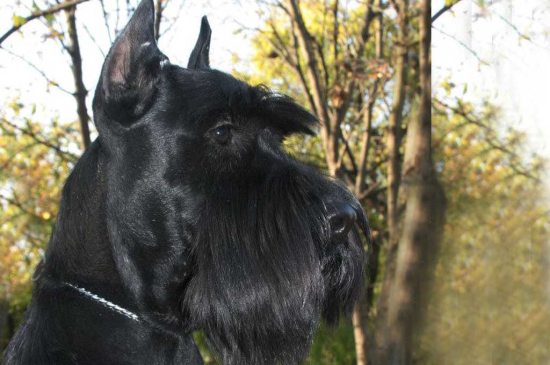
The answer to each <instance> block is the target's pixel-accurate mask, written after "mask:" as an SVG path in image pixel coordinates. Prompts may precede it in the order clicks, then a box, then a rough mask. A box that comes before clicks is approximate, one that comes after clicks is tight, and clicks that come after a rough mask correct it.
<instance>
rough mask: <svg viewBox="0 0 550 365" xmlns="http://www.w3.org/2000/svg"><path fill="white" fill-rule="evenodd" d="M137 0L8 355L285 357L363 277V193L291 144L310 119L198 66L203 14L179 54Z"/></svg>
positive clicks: (12, 359) (148, 2)
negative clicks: (185, 56) (295, 152)
mask: <svg viewBox="0 0 550 365" xmlns="http://www.w3.org/2000/svg"><path fill="white" fill-rule="evenodd" d="M153 23H154V6H153V1H152V0H143V1H142V2H141V4H140V5H139V6H138V8H137V9H136V11H135V13H134V15H133V17H132V19H131V20H130V22H129V23H128V25H127V26H126V27H125V29H124V30H123V31H122V32H121V34H120V35H119V36H118V38H117V39H116V41H115V42H114V44H113V46H112V48H111V50H110V51H109V54H108V55H107V58H106V60H105V63H104V65H103V69H102V71H101V75H100V78H99V82H98V85H97V89H96V91H95V96H94V101H93V111H94V117H95V123H96V126H97V129H98V131H99V138H98V139H97V140H96V141H95V142H94V143H93V144H92V145H91V146H90V148H88V150H87V151H86V152H85V153H84V155H83V156H82V158H81V159H80V161H79V162H78V163H77V164H76V166H75V168H74V170H73V172H72V173H71V175H70V176H69V178H68V180H67V182H66V184H65V187H64V190H63V197H62V201H61V207H60V211H59V214H58V217H57V222H56V225H55V229H54V232H53V234H52V237H51V240H50V243H49V246H48V248H47V250H46V254H45V257H44V259H43V260H42V262H41V264H40V265H39V267H38V268H37V270H36V273H35V282H34V292H33V298H32V303H31V305H30V307H29V309H28V311H27V314H26V318H25V320H24V323H23V324H22V325H21V327H20V328H19V330H18V331H17V333H16V334H15V336H14V338H13V339H12V341H11V343H10V345H9V346H8V349H7V351H6V355H5V361H6V363H7V364H9V365H15V364H26V365H41V364H80V365H81V364H93V365H98V364H101V365H103V364H148V365H152V364H202V363H203V361H202V359H201V356H200V354H199V352H198V350H197V347H196V345H195V343H194V341H193V338H192V336H191V334H192V332H193V331H196V330H201V331H204V333H205V334H206V338H207V342H208V344H209V346H210V347H211V348H212V350H214V352H215V353H217V354H218V356H219V358H220V360H221V361H222V362H223V363H224V364H229V365H243V364H253V365H257V364H267V365H269V364H284V365H286V364H297V363H299V362H300V361H301V360H302V359H304V357H305V356H306V355H307V352H308V349H309V347H310V344H311V341H312V337H313V334H314V332H315V329H316V327H317V326H318V324H319V322H320V321H321V319H323V318H324V319H326V320H328V321H329V322H334V321H336V320H337V318H338V316H339V314H340V313H343V312H346V311H349V309H350V308H351V307H352V306H353V303H354V301H355V299H356V298H357V296H358V292H359V290H360V288H361V286H362V280H363V272H364V267H363V266H364V264H365V262H364V253H363V248H362V244H361V238H360V235H359V232H365V233H366V234H367V235H368V228H367V221H366V219H365V215H364V212H363V210H362V209H361V206H360V204H359V203H358V202H357V200H356V199H355V198H354V197H353V196H352V195H351V193H350V192H349V191H348V190H347V189H346V188H345V187H343V186H342V185H341V184H339V183H338V182H336V181H333V180H331V179H329V178H327V177H326V176H323V175H322V174H320V173H319V172H318V171H316V170H315V169H313V168H310V167H308V166H306V165H304V164H302V163H300V162H298V161H296V160H294V159H293V158H291V157H290V156H289V155H288V154H287V153H285V151H284V150H283V148H282V141H283V140H284V139H285V137H287V136H289V135H291V134H294V133H311V132H312V129H313V128H314V127H315V123H316V121H315V118H314V117H313V116H312V115H311V114H309V113H308V112H307V111H306V110H304V109H303V108H302V107H300V106H298V105H297V104H296V103H294V101H293V100H291V99H290V98H288V97H286V96H283V95H281V94H278V93H274V92H271V91H270V90H268V89H267V88H266V87H262V86H255V87H252V86H250V85H247V84H246V83H244V82H242V81H239V80H237V79H235V78H233V77H232V76H230V75H227V74H225V73H222V72H219V71H216V70H212V69H210V67H209V56H208V53H209V47H210V34H211V31H210V27H209V25H208V22H207V21H206V18H203V21H202V25H201V30H200V35H199V38H198V41H197V43H196V45H195V48H194V50H193V52H192V54H191V57H190V59H189V64H188V66H187V68H183V67H179V66H176V65H172V64H171V63H170V62H169V61H168V59H167V57H166V56H165V55H163V54H162V53H161V52H160V51H159V49H158V48H157V44H156V42H155V37H154V30H153V29H154V26H153Z"/></svg>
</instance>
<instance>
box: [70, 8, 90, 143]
mask: <svg viewBox="0 0 550 365" xmlns="http://www.w3.org/2000/svg"><path fill="white" fill-rule="evenodd" d="M66 15H67V33H68V36H69V44H68V45H67V52H68V53H69V56H71V69H72V72H73V78H74V84H75V91H74V97H75V100H76V111H77V114H78V121H79V122H80V133H81V135H82V149H83V150H85V149H86V148H88V146H89V145H90V127H89V125H88V123H89V121H90V115H89V114H88V108H87V106H86V96H87V95H88V90H86V86H85V85H84V80H83V76H82V56H81V54H80V44H79V41H78V32H77V29H76V6H72V7H70V8H68V9H67V10H66Z"/></svg>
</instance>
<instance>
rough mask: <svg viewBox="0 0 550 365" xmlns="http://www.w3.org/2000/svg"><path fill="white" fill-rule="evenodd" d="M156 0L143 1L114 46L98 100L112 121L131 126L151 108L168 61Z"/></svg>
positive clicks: (107, 63) (98, 86)
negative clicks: (161, 43) (157, 31)
mask: <svg viewBox="0 0 550 365" xmlns="http://www.w3.org/2000/svg"><path fill="white" fill-rule="evenodd" d="M154 22H155V10H154V4H153V0H142V1H141V3H140V4H139V6H138V7H137V9H136V11H135V12H134V15H133V16H132V18H131V19H130V21H129V22H128V24H127V25H126V27H125V28H124V29H123V30H122V32H121V33H120V34H119V36H118V37H117V39H116V40H115V42H114V44H113V45H112V47H111V49H110V51H109V53H108V55H107V58H106V59H105V62H104V64H103V68H102V71H101V76H100V79H99V83H98V85H97V88H96V94H95V98H94V110H96V109H97V108H96V107H99V106H101V110H102V111H104V112H106V113H107V116H108V117H109V119H115V120H117V121H120V122H122V123H130V122H131V121H133V120H135V119H136V118H138V117H139V116H141V115H142V114H143V113H144V112H145V111H146V110H147V108H148V107H149V106H150V104H151V101H152V99H153V96H154V94H155V85H156V82H157V80H158V78H159V74H160V70H161V68H162V66H163V65H164V64H166V63H167V62H168V58H167V57H166V56H165V55H164V54H162V52H160V50H159V49H158V47H157V43H156V40H155V31H154Z"/></svg>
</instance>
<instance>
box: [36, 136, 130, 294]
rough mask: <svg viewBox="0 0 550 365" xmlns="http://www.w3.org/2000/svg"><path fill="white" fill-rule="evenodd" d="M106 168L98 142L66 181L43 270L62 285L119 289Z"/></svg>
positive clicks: (85, 154)
mask: <svg viewBox="0 0 550 365" xmlns="http://www.w3.org/2000/svg"><path fill="white" fill-rule="evenodd" d="M103 166H104V162H103V158H102V151H101V147H100V145H99V143H98V142H97V141H96V142H94V143H93V144H92V145H91V146H90V148H89V149H88V150H87V151H86V152H85V153H84V155H83V156H82V158H81V159H80V160H79V161H78V163H77V164H76V166H75V168H74V170H73V172H72V173H71V175H70V176H69V178H68V179H67V182H66V184H65V187H64V189H63V196H62V201H61V206H60V210H59V213H58V217H57V222H56V225H55V228H54V232H53V234H52V238H51V240H50V243H49V245H48V249H47V251H46V255H45V264H44V269H45V271H46V272H47V273H48V275H49V276H50V277H52V278H55V279H56V280H59V281H63V282H70V283H73V284H75V285H77V284H90V285H92V286H93V287H96V286H108V287H112V288H113V289H114V288H115V287H119V285H120V276H119V274H118V272H117V270H116V266H115V263H114V260H113V257H112V249H111V245H110V242H109V235H108V232H107V225H106V222H105V205H106V204H105V199H106V198H105V196H106V187H105V181H104V180H105V179H104V171H103ZM90 289H94V288H90Z"/></svg>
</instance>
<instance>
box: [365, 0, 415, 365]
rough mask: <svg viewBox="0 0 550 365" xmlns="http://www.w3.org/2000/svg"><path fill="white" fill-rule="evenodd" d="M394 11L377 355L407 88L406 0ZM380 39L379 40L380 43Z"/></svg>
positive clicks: (395, 221) (388, 282) (389, 281)
mask: <svg viewBox="0 0 550 365" xmlns="http://www.w3.org/2000/svg"><path fill="white" fill-rule="evenodd" d="M396 11H397V13H398V36H397V39H396V42H395V43H396V46H395V47H394V50H395V52H396V53H395V56H394V57H395V66H394V68H395V76H394V82H395V83H394V90H393V95H394V99H393V104H392V110H391V113H390V117H389V120H388V131H387V139H386V149H387V153H388V167H387V188H386V190H387V191H386V222H387V227H388V228H387V229H388V241H387V246H386V264H385V271H384V278H383V281H382V290H381V292H380V297H379V299H378V303H377V317H376V336H375V337H376V339H375V341H374V342H375V344H376V349H374V350H373V351H374V352H376V353H379V352H380V351H383V348H384V347H385V346H386V340H385V332H386V331H385V330H384V328H385V326H386V325H387V314H388V306H389V296H390V295H389V293H390V291H391V287H392V285H393V283H394V274H395V267H396V256H397V247H398V244H399V218H400V217H399V212H398V205H397V201H398V200H397V199H398V192H399V185H400V182H401V156H400V152H399V149H400V146H401V141H402V137H403V136H402V120H403V107H404V104H405V98H406V94H405V91H406V86H407V46H406V45H407V38H408V29H407V28H408V26H409V24H408V16H407V13H408V0H398V1H396ZM381 42H382V39H380V43H381ZM380 364H382V363H380Z"/></svg>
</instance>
